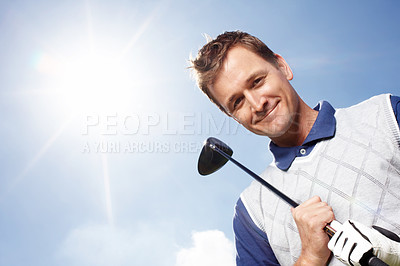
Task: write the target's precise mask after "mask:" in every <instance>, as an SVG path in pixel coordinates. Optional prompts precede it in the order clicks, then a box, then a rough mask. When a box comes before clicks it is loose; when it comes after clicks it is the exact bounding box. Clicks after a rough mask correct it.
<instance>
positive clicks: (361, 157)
mask: <svg viewBox="0 0 400 266" xmlns="http://www.w3.org/2000/svg"><path fill="white" fill-rule="evenodd" d="M192 68H193V69H194V71H195V74H196V78H197V83H198V85H199V87H200V89H201V90H202V91H203V92H204V93H205V94H206V95H207V96H208V97H209V98H210V100H211V101H212V102H214V103H215V104H216V105H217V106H218V107H219V108H220V109H221V110H222V111H223V112H224V113H226V114H227V115H228V116H230V117H232V118H233V119H235V120H236V121H237V122H238V123H240V124H241V125H243V126H244V127H245V128H247V129H248V130H250V131H251V132H253V133H255V134H258V135H264V136H267V137H269V138H270V139H271V142H270V150H271V152H272V153H273V155H274V159H275V160H274V162H273V163H272V164H271V165H270V166H268V168H267V169H266V170H265V172H264V173H263V174H262V177H263V178H264V179H266V180H268V182H269V183H271V184H272V185H274V186H275V187H277V188H278V189H279V190H281V191H283V192H284V193H285V194H287V195H288V196H289V197H291V198H293V199H294V200H295V201H297V202H302V204H300V205H299V206H298V207H297V208H295V209H290V208H289V207H288V205H287V204H286V203H284V202H283V201H282V200H280V199H279V198H277V197H276V196H275V195H274V194H272V193H271V192H269V191H268V190H267V189H266V188H264V187H263V186H262V185H260V184H259V183H257V182H253V183H252V184H251V185H250V186H249V187H248V188H247V189H246V190H245V191H244V192H243V193H242V194H241V196H240V199H239V200H238V202H237V205H236V208H235V210H236V213H235V217H234V231H235V240H236V250H237V258H236V261H237V264H238V265H279V264H283V265H290V264H296V265H326V264H327V263H330V264H331V265H333V264H341V262H340V261H339V260H336V259H332V260H330V256H331V252H330V250H329V248H328V242H329V237H328V236H327V234H326V233H325V232H324V230H323V229H324V227H325V226H326V225H327V224H329V223H331V222H332V221H334V220H335V219H336V220H338V221H346V220H348V219H352V220H355V221H361V222H362V223H363V225H362V224H360V223H357V222H353V221H349V222H346V223H345V224H344V226H343V227H340V228H336V229H337V230H339V231H338V234H335V237H334V238H332V241H333V240H334V242H332V241H331V242H329V247H330V248H331V249H332V250H333V251H334V254H335V256H336V257H338V258H339V259H340V260H341V261H344V262H346V263H348V264H358V263H359V261H360V260H361V257H362V256H364V254H365V253H366V252H367V250H370V249H372V248H374V252H375V254H379V256H381V257H384V259H385V260H386V261H389V262H390V263H392V262H395V263H397V262H398V261H397V257H398V254H397V255H396V254H391V253H390V250H395V251H397V248H398V246H396V245H397V244H396V243H397V242H394V241H392V240H388V241H390V244H388V245H391V246H390V247H389V248H388V249H389V251H387V250H385V249H384V248H379V250H381V253H382V254H384V255H381V253H379V252H378V253H377V251H376V250H378V248H376V245H378V244H377V243H378V242H379V243H382V242H381V241H380V240H379V241H378V240H377V242H376V243H372V242H371V241H366V240H365V239H364V238H363V237H361V238H362V239H363V240H357V239H359V237H360V233H359V231H360V230H362V231H363V234H362V235H364V236H370V238H371V239H375V238H377V239H383V240H385V241H386V238H385V237H384V236H382V235H381V234H379V233H377V236H376V234H375V232H377V231H376V230H374V229H371V228H370V226H372V225H373V224H378V225H381V226H382V227H384V228H387V229H389V230H391V231H393V232H395V233H397V234H399V233H400V223H399V221H400V215H399V212H398V209H397V208H398V206H400V196H399V192H398V191H399V190H400V177H399V173H400V150H399V147H400V133H399V122H398V121H400V98H399V97H395V96H391V95H380V96H377V97H373V98H371V99H369V100H367V101H366V102H363V103H361V104H359V105H356V106H353V107H350V108H346V109H339V110H335V109H334V108H333V107H332V106H331V105H330V104H329V103H328V102H325V101H323V102H320V103H319V104H318V105H317V107H316V108H314V109H312V108H310V107H309V106H308V105H307V104H306V103H305V102H304V101H303V100H302V99H301V98H300V97H299V95H298V94H297V92H296V91H295V90H294V88H293V87H292V86H291V84H290V82H289V81H290V80H292V78H293V73H292V70H291V69H290V67H289V65H288V64H287V63H286V61H285V60H284V59H283V58H282V57H281V56H280V55H278V54H275V53H273V52H272V51H271V50H270V49H269V48H268V47H267V46H266V45H265V44H264V43H262V42H261V41H260V40H259V39H257V38H256V37H254V36H251V35H249V34H247V33H244V32H240V31H236V32H225V33H224V34H221V35H219V36H218V37H217V38H216V39H215V40H212V41H210V42H209V43H207V44H206V45H205V46H204V47H203V48H202V49H200V51H199V53H198V56H197V58H196V59H194V60H192ZM396 116H397V118H396ZM396 119H397V120H396ZM360 228H362V229H360ZM372 235H373V236H372ZM342 236H344V237H342ZM348 240H349V241H348ZM350 240H351V241H350ZM383 240H382V241H383ZM352 241H353V242H352ZM362 241H364V242H365V243H364V242H363V243H361V242H362ZM348 243H352V244H351V245H350V246H349V244H348ZM339 245H340V246H339ZM357 245H358V247H357ZM379 245H381V244H379ZM362 247H363V248H362ZM399 250H400V247H399Z"/></svg>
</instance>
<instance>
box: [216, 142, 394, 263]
mask: <svg viewBox="0 0 400 266" xmlns="http://www.w3.org/2000/svg"><path fill="white" fill-rule="evenodd" d="M209 145H210V147H211V148H212V149H213V150H215V151H217V152H218V153H219V154H221V155H222V156H224V157H225V158H226V159H228V160H230V161H231V162H233V163H234V164H236V165H237V166H239V167H240V168H241V169H242V170H243V171H245V172H246V173H248V174H249V175H251V176H252V177H253V178H254V179H255V180H257V181H258V182H260V183H261V184H262V185H264V186H265V187H267V188H268V189H269V190H271V191H272V192H273V193H275V194H276V195H277V196H278V197H280V198H281V199H282V200H284V201H285V202H286V203H288V204H289V205H290V206H292V207H293V208H296V207H297V206H299V204H298V203H297V202H295V201H294V200H292V199H291V198H289V197H288V196H286V195H285V194H283V193H282V192H280V191H279V190H278V189H276V188H275V187H274V186H272V185H271V184H270V183H268V182H267V181H265V180H264V179H262V178H261V177H260V176H259V175H257V174H256V173H254V172H253V171H251V170H250V169H248V168H247V167H246V166H244V165H243V164H241V163H239V162H238V161H236V160H235V159H233V158H232V157H231V156H230V155H228V154H226V153H225V152H224V151H222V150H221V149H219V148H218V147H217V146H215V145H213V144H211V143H210V144H209ZM324 231H325V233H326V234H327V235H328V236H329V237H330V238H331V237H332V236H333V235H334V234H335V233H336V230H335V229H333V228H332V227H331V226H330V225H329V224H328V225H326V226H325V228H324ZM368 265H370V266H381V265H387V264H386V263H384V262H383V261H381V260H380V259H378V258H377V257H375V256H372V257H371V258H369V260H368Z"/></svg>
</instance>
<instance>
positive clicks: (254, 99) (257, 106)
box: [244, 90, 267, 113]
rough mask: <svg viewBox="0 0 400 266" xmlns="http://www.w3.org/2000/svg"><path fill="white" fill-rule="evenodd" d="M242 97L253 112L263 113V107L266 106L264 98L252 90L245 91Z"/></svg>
mask: <svg viewBox="0 0 400 266" xmlns="http://www.w3.org/2000/svg"><path fill="white" fill-rule="evenodd" d="M244 96H245V97H246V100H247V101H248V102H249V104H250V106H251V109H252V110H253V111H254V112H256V113H260V112H264V111H265V105H266V104H267V101H266V98H265V97H263V96H261V95H259V94H257V93H256V92H255V91H254V90H252V91H246V92H245V93H244Z"/></svg>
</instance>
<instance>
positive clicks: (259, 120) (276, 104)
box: [253, 101, 279, 124]
mask: <svg viewBox="0 0 400 266" xmlns="http://www.w3.org/2000/svg"><path fill="white" fill-rule="evenodd" d="M278 104H279V101H277V102H276V103H275V104H274V105H273V107H272V108H271V109H269V110H268V111H267V112H266V113H265V114H264V115H263V116H261V118H259V119H256V120H255V121H254V123H253V124H257V123H259V122H261V121H263V120H264V119H265V118H267V117H268V116H269V115H270V114H271V113H272V112H273V111H274V110H275V109H276V107H277V106H278Z"/></svg>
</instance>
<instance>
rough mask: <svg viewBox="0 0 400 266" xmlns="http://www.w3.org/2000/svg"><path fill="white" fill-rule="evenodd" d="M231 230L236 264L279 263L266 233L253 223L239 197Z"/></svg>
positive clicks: (247, 265)
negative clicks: (232, 231)
mask: <svg viewBox="0 0 400 266" xmlns="http://www.w3.org/2000/svg"><path fill="white" fill-rule="evenodd" d="M233 230H234V232H235V245H236V265H237V266H253V265H280V264H279V262H278V260H277V259H276V257H275V254H274V252H273V251H272V248H271V246H270V245H269V241H268V237H267V235H266V234H265V233H264V232H263V231H261V230H260V228H258V227H257V226H256V225H255V224H254V222H253V221H252V219H251V218H250V216H249V214H248V212H247V210H246V207H245V206H244V205H243V202H242V200H241V199H239V200H238V202H237V203H236V207H235V216H234V218H233Z"/></svg>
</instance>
